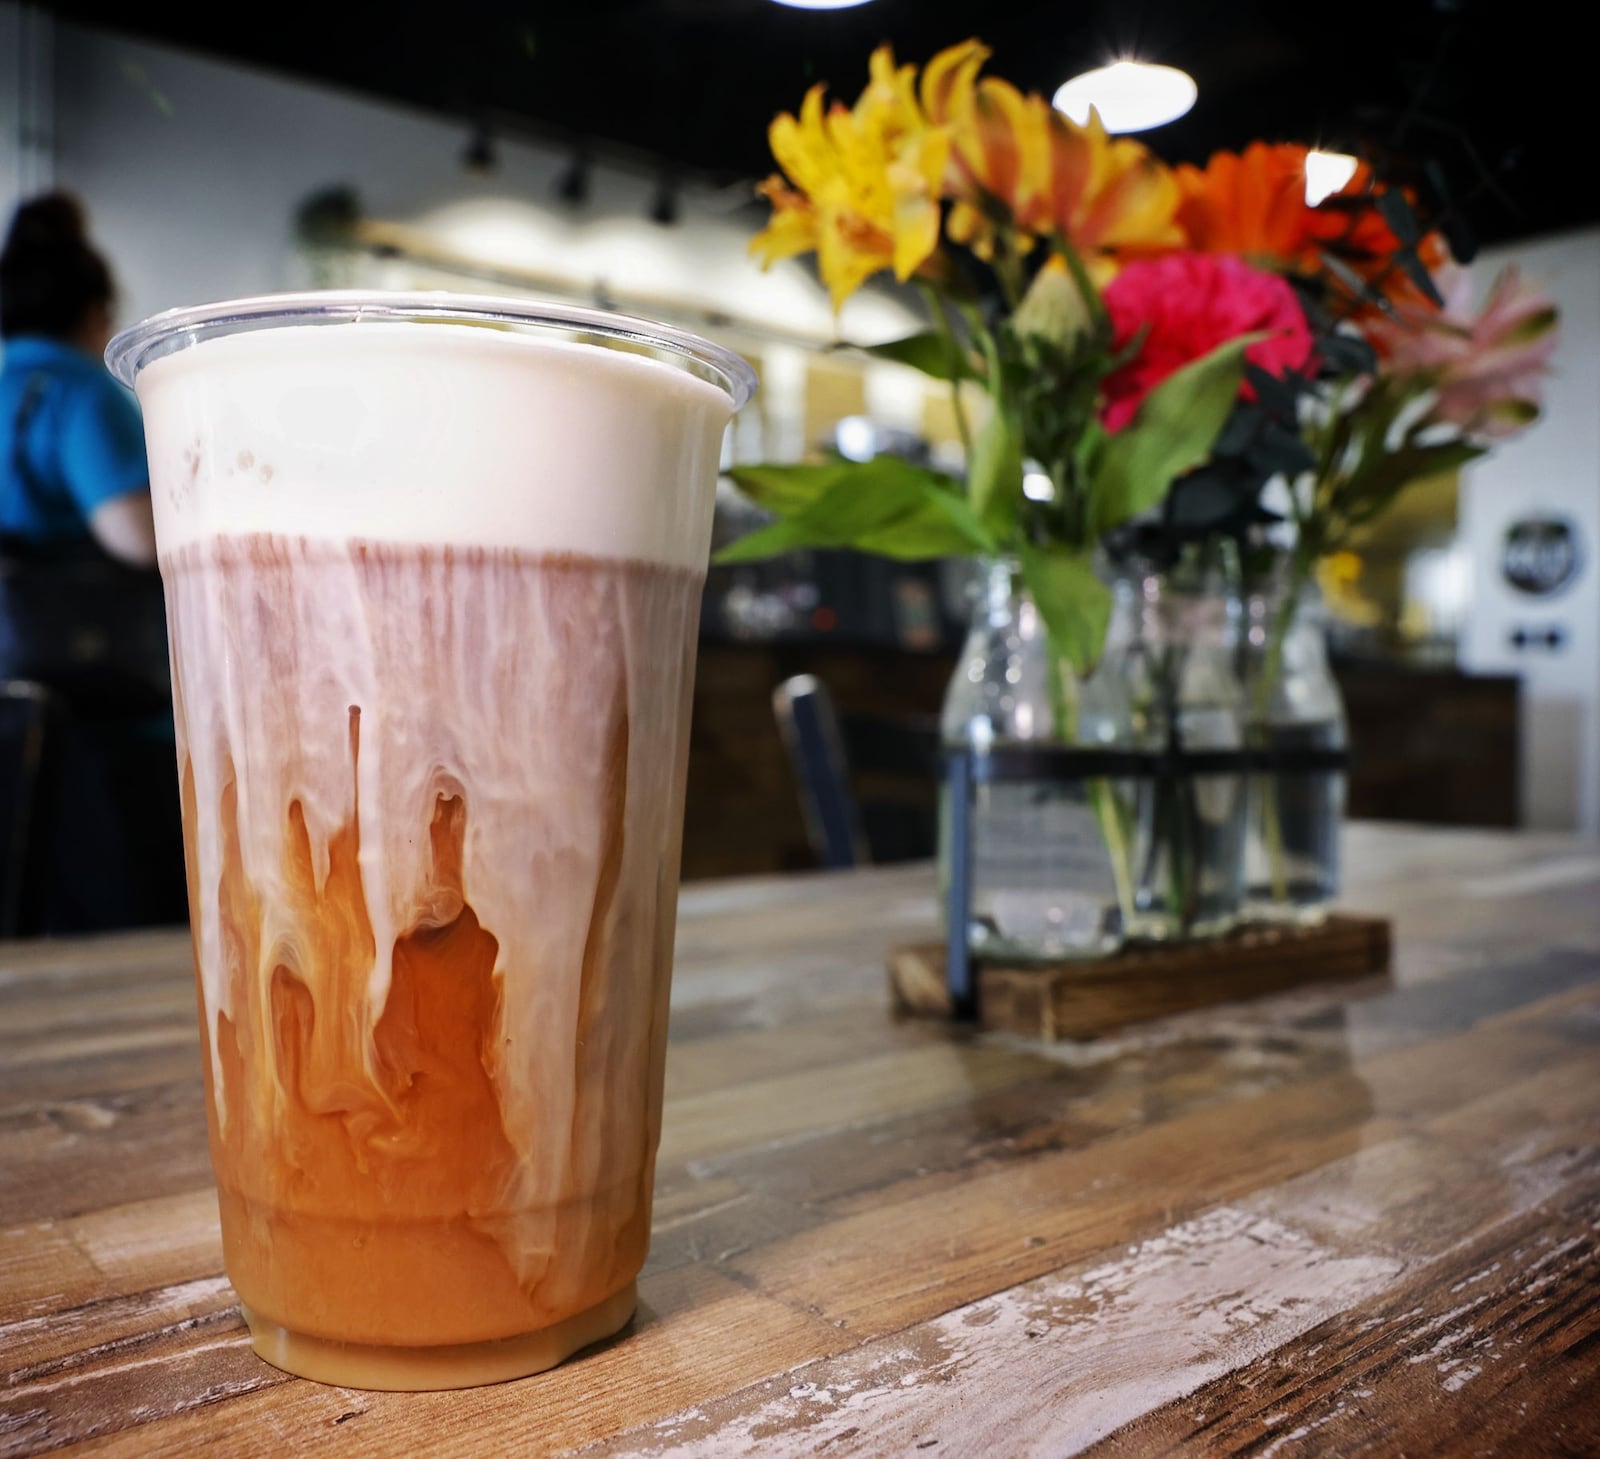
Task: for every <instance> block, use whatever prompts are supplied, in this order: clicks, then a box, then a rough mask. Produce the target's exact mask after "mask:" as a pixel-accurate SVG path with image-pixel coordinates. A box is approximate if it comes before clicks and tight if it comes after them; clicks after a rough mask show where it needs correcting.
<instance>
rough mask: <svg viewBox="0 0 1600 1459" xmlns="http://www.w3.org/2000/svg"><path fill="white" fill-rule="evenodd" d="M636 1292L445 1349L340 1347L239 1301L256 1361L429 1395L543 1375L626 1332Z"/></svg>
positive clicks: (344, 1384)
mask: <svg viewBox="0 0 1600 1459" xmlns="http://www.w3.org/2000/svg"><path fill="white" fill-rule="evenodd" d="M638 1300H639V1294H638V1288H637V1286H636V1285H635V1284H634V1283H633V1282H629V1283H628V1285H627V1286H626V1287H624V1288H623V1289H622V1290H621V1291H620V1292H617V1293H615V1294H614V1295H613V1296H610V1297H607V1298H606V1300H605V1301H604V1302H600V1303H597V1304H596V1305H595V1306H593V1307H589V1308H587V1309H585V1310H584V1311H582V1312H578V1313H575V1314H574V1315H573V1316H571V1317H568V1318H566V1319H565V1320H564V1321H561V1322H558V1323H556V1324H555V1325H554V1326H552V1327H542V1328H540V1329H539V1330H538V1331H537V1332H525V1333H518V1334H517V1335H516V1336H515V1337H502V1338H496V1339H494V1340H492V1341H490V1342H468V1343H456V1344H452V1345H449V1346H444V1347H390V1346H386V1345H384V1344H380V1343H355V1342H339V1341H337V1340H336V1339H333V1338H326V1337H313V1336H312V1335H311V1334H310V1333H305V1332H295V1331H294V1330H293V1329H292V1328H287V1327H283V1326H280V1325H279V1324H278V1323H276V1322H272V1321H270V1320H268V1319H266V1318H264V1317H261V1316H258V1315H257V1314H256V1313H253V1312H252V1311H251V1310H250V1309H249V1308H248V1307H246V1306H244V1305H243V1304H242V1303H241V1304H240V1310H241V1311H242V1312H243V1313H244V1320H245V1322H246V1323H248V1324H249V1327H250V1346H251V1347H252V1348H254V1349H255V1351H256V1354H257V1356H258V1357H261V1358H263V1359H264V1360H265V1361H266V1362H269V1363H271V1364H272V1366H273V1367H274V1368H281V1369H283V1371H284V1372H285V1373H293V1374H294V1375H295V1376H296V1377H298V1378H310V1379H312V1380H314V1381H315V1382H318V1383H332V1384H336V1385H337V1386H339V1387H341V1388H370V1389H376V1390H380V1391H383V1392H389V1393H423V1392H431V1391H433V1390H435V1389H441V1388H475V1387H477V1386H479V1385H480V1384H484V1383H504V1382H506V1381H507V1380H508V1379H511V1378H526V1377H528V1376H529V1375H530V1374H533V1373H542V1372H544V1371H545V1370H546V1369H547V1368H553V1367H555V1366H556V1365H557V1364H558V1363H561V1362H564V1361H565V1360H566V1359H567V1358H570V1357H571V1356H572V1355H573V1354H574V1353H575V1352H577V1351H578V1349H579V1348H586V1347H588V1346H589V1345H590V1344H591V1343H597V1342H599V1341H600V1340H601V1339H602V1338H607V1337H611V1336H612V1335H613V1334H614V1333H617V1332H620V1331H621V1330H622V1328H624V1327H626V1326H627V1324H628V1322H629V1320H630V1319H631V1318H632V1316H633V1312H634V1308H635V1307H636V1306H637V1305H638Z"/></svg>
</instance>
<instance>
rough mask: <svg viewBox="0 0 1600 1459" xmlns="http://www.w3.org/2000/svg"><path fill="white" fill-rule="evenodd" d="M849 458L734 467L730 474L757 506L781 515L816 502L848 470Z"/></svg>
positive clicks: (785, 515) (783, 515)
mask: <svg viewBox="0 0 1600 1459" xmlns="http://www.w3.org/2000/svg"><path fill="white" fill-rule="evenodd" d="M849 466H850V463H849V462H848V461H828V462H824V463H822V464H820V465H808V466H767V465H755V466H735V467H734V468H733V469H732V470H731V471H729V472H728V475H729V476H731V477H732V478H733V481H734V484H735V485H736V486H737V487H738V488H739V490H740V491H742V492H743V493H744V494H745V495H746V496H747V497H749V498H750V500H751V501H753V502H755V503H756V505H757V506H761V507H765V508H766V509H767V510H768V511H769V512H773V513H775V514H776V515H778V516H780V517H787V516H790V515H791V514H792V513H794V512H797V511H799V510H800V509H801V508H802V507H804V506H807V505H809V504H810V503H811V502H814V501H815V500H816V499H817V498H818V497H819V496H821V495H822V494H823V493H824V492H825V491H827V489H828V488H829V487H830V486H833V485H834V484H835V483H837V482H838V480H839V478H840V473H841V472H843V471H846V470H848V469H849Z"/></svg>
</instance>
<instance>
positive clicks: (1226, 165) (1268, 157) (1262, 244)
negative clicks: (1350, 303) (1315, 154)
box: [1176, 142, 1445, 301]
mask: <svg viewBox="0 0 1600 1459" xmlns="http://www.w3.org/2000/svg"><path fill="white" fill-rule="evenodd" d="M1308 150H1309V149H1308V148H1306V147H1303V146H1301V145H1300V144H1299V143H1295V142H1279V143H1268V142H1252V143H1251V144H1250V145H1249V146H1248V147H1246V148H1245V149H1244V151H1243V152H1217V153H1214V154H1213V155H1212V157H1211V160H1210V161H1209V162H1207V164H1206V166H1205V168H1204V169H1203V170H1202V169H1201V168H1198V167H1192V166H1190V165H1188V164H1187V163H1185V164H1183V165H1181V166H1179V167H1178V168H1177V171H1176V176H1177V181H1178V186H1179V188H1180V189H1181V190H1182V194H1183V200H1182V202H1181V204H1180V205H1179V208H1178V222H1179V224H1180V225H1181V227H1182V228H1183V231H1184V233H1185V234H1186V235H1187V236H1188V239H1189V246H1190V247H1191V248H1194V249H1196V250H1198V251H1200V252H1203V253H1232V254H1236V255H1238V256H1239V257H1241V258H1243V259H1245V260H1246V261H1247V262H1248V263H1251V264H1253V265H1254V266H1256V267H1257V268H1266V269H1275V270H1277V271H1278V272H1280V273H1296V274H1313V273H1316V272H1318V271H1319V269H1320V268H1321V267H1322V259H1323V255H1324V254H1328V255H1331V256H1332V257H1334V258H1336V259H1338V260H1339V261H1340V262H1342V263H1343V264H1345V265H1346V266H1348V267H1349V268H1351V269H1353V270H1354V271H1355V272H1356V273H1357V274H1359V275H1360V276H1361V278H1363V279H1364V280H1366V281H1367V282H1368V283H1369V284H1373V285H1375V286H1376V287H1378V288H1379V289H1381V290H1382V292H1383V293H1384V295H1385V296H1386V297H1388V298H1391V299H1405V300H1407V301H1415V300H1418V299H1420V298H1421V294H1420V291H1418V290H1417V288H1416V286H1415V285H1414V284H1413V283H1411V281H1410V280H1409V279H1408V278H1407V277H1406V276H1405V274H1404V273H1403V272H1402V271H1400V270H1399V269H1397V268H1395V267H1394V266H1393V265H1392V263H1391V259H1392V257H1393V255H1394V254H1395V252H1396V251H1397V250H1398V249H1399V248H1400V240H1399V239H1398V238H1397V237H1396V236H1395V234H1394V230H1393V229H1392V228H1390V226H1389V224H1388V223H1387V222H1386V221H1385V219H1384V217H1383V215H1382V213H1381V212H1379V210H1378V207H1377V203H1376V194H1375V193H1374V191H1373V178H1372V169H1371V168H1370V167H1368V166H1367V164H1366V163H1364V162H1363V163H1361V164H1360V165H1359V166H1358V167H1357V169H1356V172H1355V175H1354V176H1353V177H1352V178H1351V179H1350V181H1349V182H1348V183H1346V184H1345V186H1344V187H1343V188H1342V189H1341V190H1340V192H1339V193H1338V194H1337V195H1336V197H1335V199H1334V200H1333V201H1332V202H1331V204H1324V205H1322V206H1318V207H1315V208H1313V207H1308V206H1307V205H1306V168H1305V163H1306V153H1307V151H1308ZM1418 254H1419V256H1420V257H1421V259H1422V262H1423V264H1424V265H1425V266H1426V267H1427V268H1428V269H1429V270H1430V272H1431V271H1432V270H1434V269H1437V268H1438V267H1439V266H1440V265H1441V264H1442V263H1443V262H1444V260H1445V251H1444V245H1443V242H1442V241H1441V240H1440V239H1439V237H1438V235H1437V234H1429V235H1428V236H1427V237H1425V238H1424V239H1423V240H1422V244H1421V246H1420V247H1419V249H1418Z"/></svg>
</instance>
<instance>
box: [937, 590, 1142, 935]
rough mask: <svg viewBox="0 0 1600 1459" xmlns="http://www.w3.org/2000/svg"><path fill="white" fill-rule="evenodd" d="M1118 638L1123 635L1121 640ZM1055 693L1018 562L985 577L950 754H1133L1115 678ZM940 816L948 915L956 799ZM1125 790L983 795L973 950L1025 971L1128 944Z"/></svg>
mask: <svg viewBox="0 0 1600 1459" xmlns="http://www.w3.org/2000/svg"><path fill="white" fill-rule="evenodd" d="M1112 638H1113V640H1114V639H1115V631H1113V634H1112ZM1114 658H1115V648H1114V645H1112V644H1108V650H1107V657H1106V659H1105V660H1102V664H1101V667H1100V668H1099V669H1098V670H1097V671H1096V672H1094V673H1093V674H1091V675H1090V676H1089V677H1088V678H1086V679H1079V678H1077V677H1076V676H1075V675H1074V674H1073V673H1072V671H1071V670H1070V669H1066V670H1064V672H1063V673H1062V674H1061V676H1060V678H1059V680H1058V682H1057V683H1056V684H1055V685H1053V684H1052V673H1051V660H1050V653H1049V649H1048V644H1047V640H1046V636H1045V629H1044V624H1043V622H1042V621H1041V619H1040V617H1039V612H1038V609H1037V608H1036V607H1035V606H1034V603H1033V600H1032V598H1031V597H1030V596H1029V594H1028V592H1027V589H1026V588H1025V587H1024V586H1023V583H1022V578H1021V574H1020V572H1019V570H1018V568H1017V566H1016V564H1015V563H1014V562H1011V561H1008V560H998V561H994V562H986V563H983V564H980V567H979V572H978V578H977V581H976V583H975V585H974V590H973V607H972V620H971V627H970V629H969V631H968V634H967V640H966V643H965V645H964V647H963V649H962V651H961V655H960V657H959V658H958V659H957V662H956V669H955V673H954V674H953V676H952V677H951V680H950V687H949V689H948V690H947V692H946V695H945V701H944V711H943V716H942V721H941V728H942V736H943V740H944V743H945V746H946V748H947V749H961V750H965V751H967V752H969V753H970V754H972V755H973V756H974V757H975V758H977V757H982V756H983V755H985V754H988V753H990V752H992V751H993V750H994V749H996V748H999V747H1002V746H1009V745H1077V746H1082V747H1091V746H1098V747H1101V748H1106V749H1122V748H1127V747H1129V745H1130V744H1131V740H1130V721H1129V710H1128V703H1127V698H1126V695H1125V693H1124V692H1123V688H1122V683H1121V679H1120V676H1119V675H1118V674H1117V673H1115V672H1114V671H1110V670H1109V667H1108V665H1109V664H1110V663H1111V662H1112V661H1113V660H1114ZM944 795H945V798H946V799H945V804H944V806H943V808H942V814H941V823H940V824H941V835H940V872H941V876H940V887H941V893H942V895H941V899H940V900H941V906H947V905H948V903H947V900H946V897H945V895H943V894H944V893H947V892H948V887H949V866H950V852H951V847H950V838H949V834H948V833H949V824H950V817H949V802H948V797H949V788H948V785H947V786H946V788H945V791H944ZM1130 798H1131V792H1130V790H1129V788H1128V786H1127V785H1126V784H1125V783H1122V782H1116V781H1109V780H1089V781H1085V780H1038V781H1024V782H1007V783H1000V784H984V783H981V780H980V783H978V784H977V785H975V787H974V790H973V802H972V813H971V828H972V837H971V843H972V844H971V851H970V855H971V861H970V867H971V888H972V898H971V907H970V915H969V918H968V945H969V946H970V947H971V949H972V952H973V954H974V955H975V956H980V957H990V958H1006V959H1015V960H1019V961H1058V960H1061V959H1065V958H1091V957H1102V956H1105V955H1107V954H1110V953H1113V952H1116V951H1117V949H1118V948H1119V947H1120V946H1121V945H1122V939H1123V926H1124V921H1125V911H1126V908H1125V906H1124V902H1125V899H1126V897H1127V895H1128V876H1127V853H1126V849H1125V844H1124V836H1125V825H1126V817H1127V804H1128V801H1129V799H1130Z"/></svg>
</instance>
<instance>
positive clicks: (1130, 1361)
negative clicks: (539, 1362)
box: [0, 825, 1600, 1459]
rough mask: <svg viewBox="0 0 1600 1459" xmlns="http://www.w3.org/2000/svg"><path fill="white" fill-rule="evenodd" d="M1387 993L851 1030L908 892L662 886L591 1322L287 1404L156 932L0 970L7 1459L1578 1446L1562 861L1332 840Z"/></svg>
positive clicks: (913, 906)
mask: <svg viewBox="0 0 1600 1459" xmlns="http://www.w3.org/2000/svg"><path fill="white" fill-rule="evenodd" d="M1346 860H1347V866H1348V873H1349V874H1348V878H1347V880H1348V882H1349V892H1348V896H1347V899H1346V900H1347V903H1348V905H1349V906H1350V907H1351V908H1353V909H1356V910H1360V911H1363V912H1377V913H1386V914H1389V915H1391V916H1393V918H1394V919H1395V932H1396V950H1395V959H1394V963H1393V967H1392V969H1391V971H1390V972H1389V973H1388V974H1386V975H1381V976H1373V977H1371V978H1367V979H1364V980H1361V981H1358V982H1346V983H1340V984H1336V985H1330V986H1326V987H1314V988H1302V989H1299V990H1297V991H1295V992H1292V993H1285V994H1279V995H1276V996H1274V997H1271V998H1267V999H1262V1000H1258V1001H1255V1002H1249V1003H1243V1002H1241V1003H1233V1004H1228V1005H1223V1006H1220V1007H1217V1008H1213V1009H1210V1010H1204V1011H1198V1012H1192V1013H1187V1014H1183V1015H1179V1016H1174V1017H1170V1018H1166V1019H1163V1020H1159V1021H1156V1022H1153V1023H1149V1024H1145V1025H1141V1026H1138V1027H1136V1028H1133V1029H1129V1030H1124V1031H1123V1032H1122V1033H1120V1034H1118V1035H1117V1036H1115V1037H1108V1038H1104V1039H1101V1040H1097V1041H1095V1042H1092V1043H1063V1044H1055V1045H1049V1046H1044V1045H1039V1044H1032V1043H1029V1042H1026V1041H1024V1040H1022V1039H1019V1038H1017V1037H1015V1036H1011V1035H997V1034H974V1033H971V1032H963V1031H959V1030H956V1029H953V1028H950V1027H947V1026H943V1025H940V1024H937V1023H930V1022H926V1021H904V1020H896V1019H895V1018H893V1017H892V1016H891V1014H890V1009H889V1000H888V995H887V991H886V986H885V975H884V959H885V954H886V951H887V949H888V948H889V947H890V946H891V944H893V943H895V942H897V941H903V940H905V939H907V938H908V937H918V936H922V935H924V934H925V933H926V932H927V930H928V928H929V927H930V926H931V925H932V923H933V919H934V916H935V908H934V902H933V895H934V876H933V873H932V870H931V869H930V868H928V867H925V866H917V867H910V868H899V869H885V870H878V871H868V872H859V873H846V874H842V875H827V876H824V875H805V876H801V875H797V876H791V877H786V878H781V879H766V880H760V881H728V882H718V883H710V884H703V885H700V886H697V887H692V888H690V889H689V890H687V891H686V892H685V894H684V897H683V908H682V915H681V919H680V928H679V939H678V967H677V974H676V981H675V985H674V996H673V1026H672V1049H671V1055H670V1058H669V1062H668V1066H667V1107H666V1117H665V1127H664V1133H663V1137H662V1146H661V1155H660V1164H659V1170H658V1178H657V1196H656V1210H655V1235H654V1243H653V1247H652V1254H651V1257H650V1261H649V1265H648V1266H647V1267H646V1269H645V1274H644V1276H643V1278H642V1280H641V1282H640V1294H641V1305H640V1308H639V1312H638V1315H637V1317H636V1318H635V1320H634V1322H633V1323H632V1325H631V1326H630V1327H629V1328H627V1329H626V1330H625V1331H624V1332H623V1334H622V1335H620V1336H619V1337H618V1338H615V1339H613V1340H612V1341H610V1342H608V1343H606V1344H603V1345H601V1346H600V1347H598V1348H595V1349H592V1350H590V1351H589V1352H588V1353H586V1354H584V1355H582V1356H581V1357H579V1358H577V1359H575V1360H573V1361H572V1362H570V1363H568V1364H567V1365H566V1366H564V1367H562V1368H559V1369H557V1370H555V1371H553V1372H550V1373H547V1374H544V1375H542V1376H539V1377H535V1378H530V1379H524V1380H522V1381H519V1382H514V1383H507V1384H502V1385H499V1386H494V1387H486V1388H478V1389H472V1390H466V1391H461V1392H454V1393H431V1394H421V1395H408V1394H393V1393H368V1392H359V1391H355V1390H350V1389H342V1388H332V1387H325V1386H322V1385H319V1384H316V1383H310V1382H305V1381H301V1380H298V1379H293V1378H289V1377H287V1376H285V1375H284V1374H282V1373H280V1372H278V1371H277V1370H275V1369H273V1368H271V1367H268V1366H267V1365H266V1364H265V1363H263V1362H261V1361H260V1360H259V1359H257V1358H256V1357H255V1356H254V1355H253V1353H252V1352H251V1350H250V1348H249V1345H248V1341H247V1338H246V1333H245V1329H244V1326H243V1323H242V1322H241V1320H240V1317H239V1314H238V1310H237V1308H236V1306H235V1303H234V1298H233V1294H232V1292H231V1290H230V1288H229V1286H228V1283H227V1281H226V1279H225V1278H224V1277H223V1275H222V1257H221V1249H220V1245H219V1241H218V1234H217V1212H216V1203H215V1201H214V1199H213V1196H212V1191H211V1173H210V1168H209V1165H208V1161H207V1154H206V1138H205V1119H204V1110H203V1103H202V1089H201V1078H200V1060H199V1053H198V1044H197V1035H196V1021H195V1013H194V1006H193V1003H194V992H193V986H192V977H191V971H190V963H189V951H188V945H187V939H186V937H184V936H182V935H180V934H140V935H131V936H122V937H112V938H106V939H98V940H83V941H73V942H59V943H53V944H36V945H20V944H12V945H9V946H0V1455H6V1456H9V1455H24V1454H39V1453H46V1452H55V1451H70V1452H72V1453H74V1454H78V1453H83V1454H90V1453H93V1454H106V1455H139V1456H150V1455H176V1454H196V1453H205V1454H212V1455H233V1454H241V1455H260V1456H268V1455H270V1456H273V1459H277V1456H280V1455H282V1454H284V1453H292V1454H295V1455H304V1454H321V1453H338V1454H340V1455H355V1456H360V1455H380V1454H383V1455H387V1454H397V1455H451V1456H460V1455H477V1454H484V1455H491V1454H509V1453H516V1454H542V1453H547V1452H549V1453H557V1452H568V1451H577V1452H580V1453H582V1454H585V1455H599V1454H645V1455H655V1454H673V1455H680V1454H683V1455H710V1454H716V1455H740V1454H761V1455H790V1454H795V1455H799V1454H805V1455H811V1454H817V1453H823V1454H826V1455H829V1456H835V1455H846V1454H863V1455H892V1454H918V1453H926V1454H929V1455H931V1456H935V1459H936V1456H940V1455H943V1456H951V1455H984V1456H991V1459H992V1456H1011V1455H1050V1456H1056V1455H1065V1454H1070V1453H1076V1452H1082V1451H1086V1450H1087V1451H1089V1452H1092V1453H1094V1454H1097V1455H1098V1454H1105V1455H1112V1454H1115V1455H1122V1454H1130V1455H1133V1454H1137V1455H1146V1454H1158V1453H1168V1452H1178V1453H1185V1454H1206V1455H1211V1454H1218V1455H1234V1454H1256V1455H1261V1456H1267V1455H1271V1456H1276V1459H1293V1456H1296V1455H1327V1454H1339V1455H1350V1454H1369V1453H1370V1454H1393V1455H1401V1454H1404V1455H1411V1456H1416V1455H1424V1454H1444V1453H1450V1454H1454V1453H1474V1454H1479V1453H1504V1454H1515V1455H1524V1454H1541V1453H1560V1454H1580V1453H1581V1454H1595V1453H1600V847H1597V846H1596V845H1594V844H1593V843H1584V842H1579V841H1575V840H1568V839H1565V838H1560V837H1549V836H1531V835H1509V834H1501V833H1470V832H1460V831H1427V830H1420V829H1409V828H1396V827H1385V828H1380V827H1376V826H1370V825H1357V826H1354V827H1352V828H1351V829H1350V832H1349V835H1348V840H1347V850H1346Z"/></svg>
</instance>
